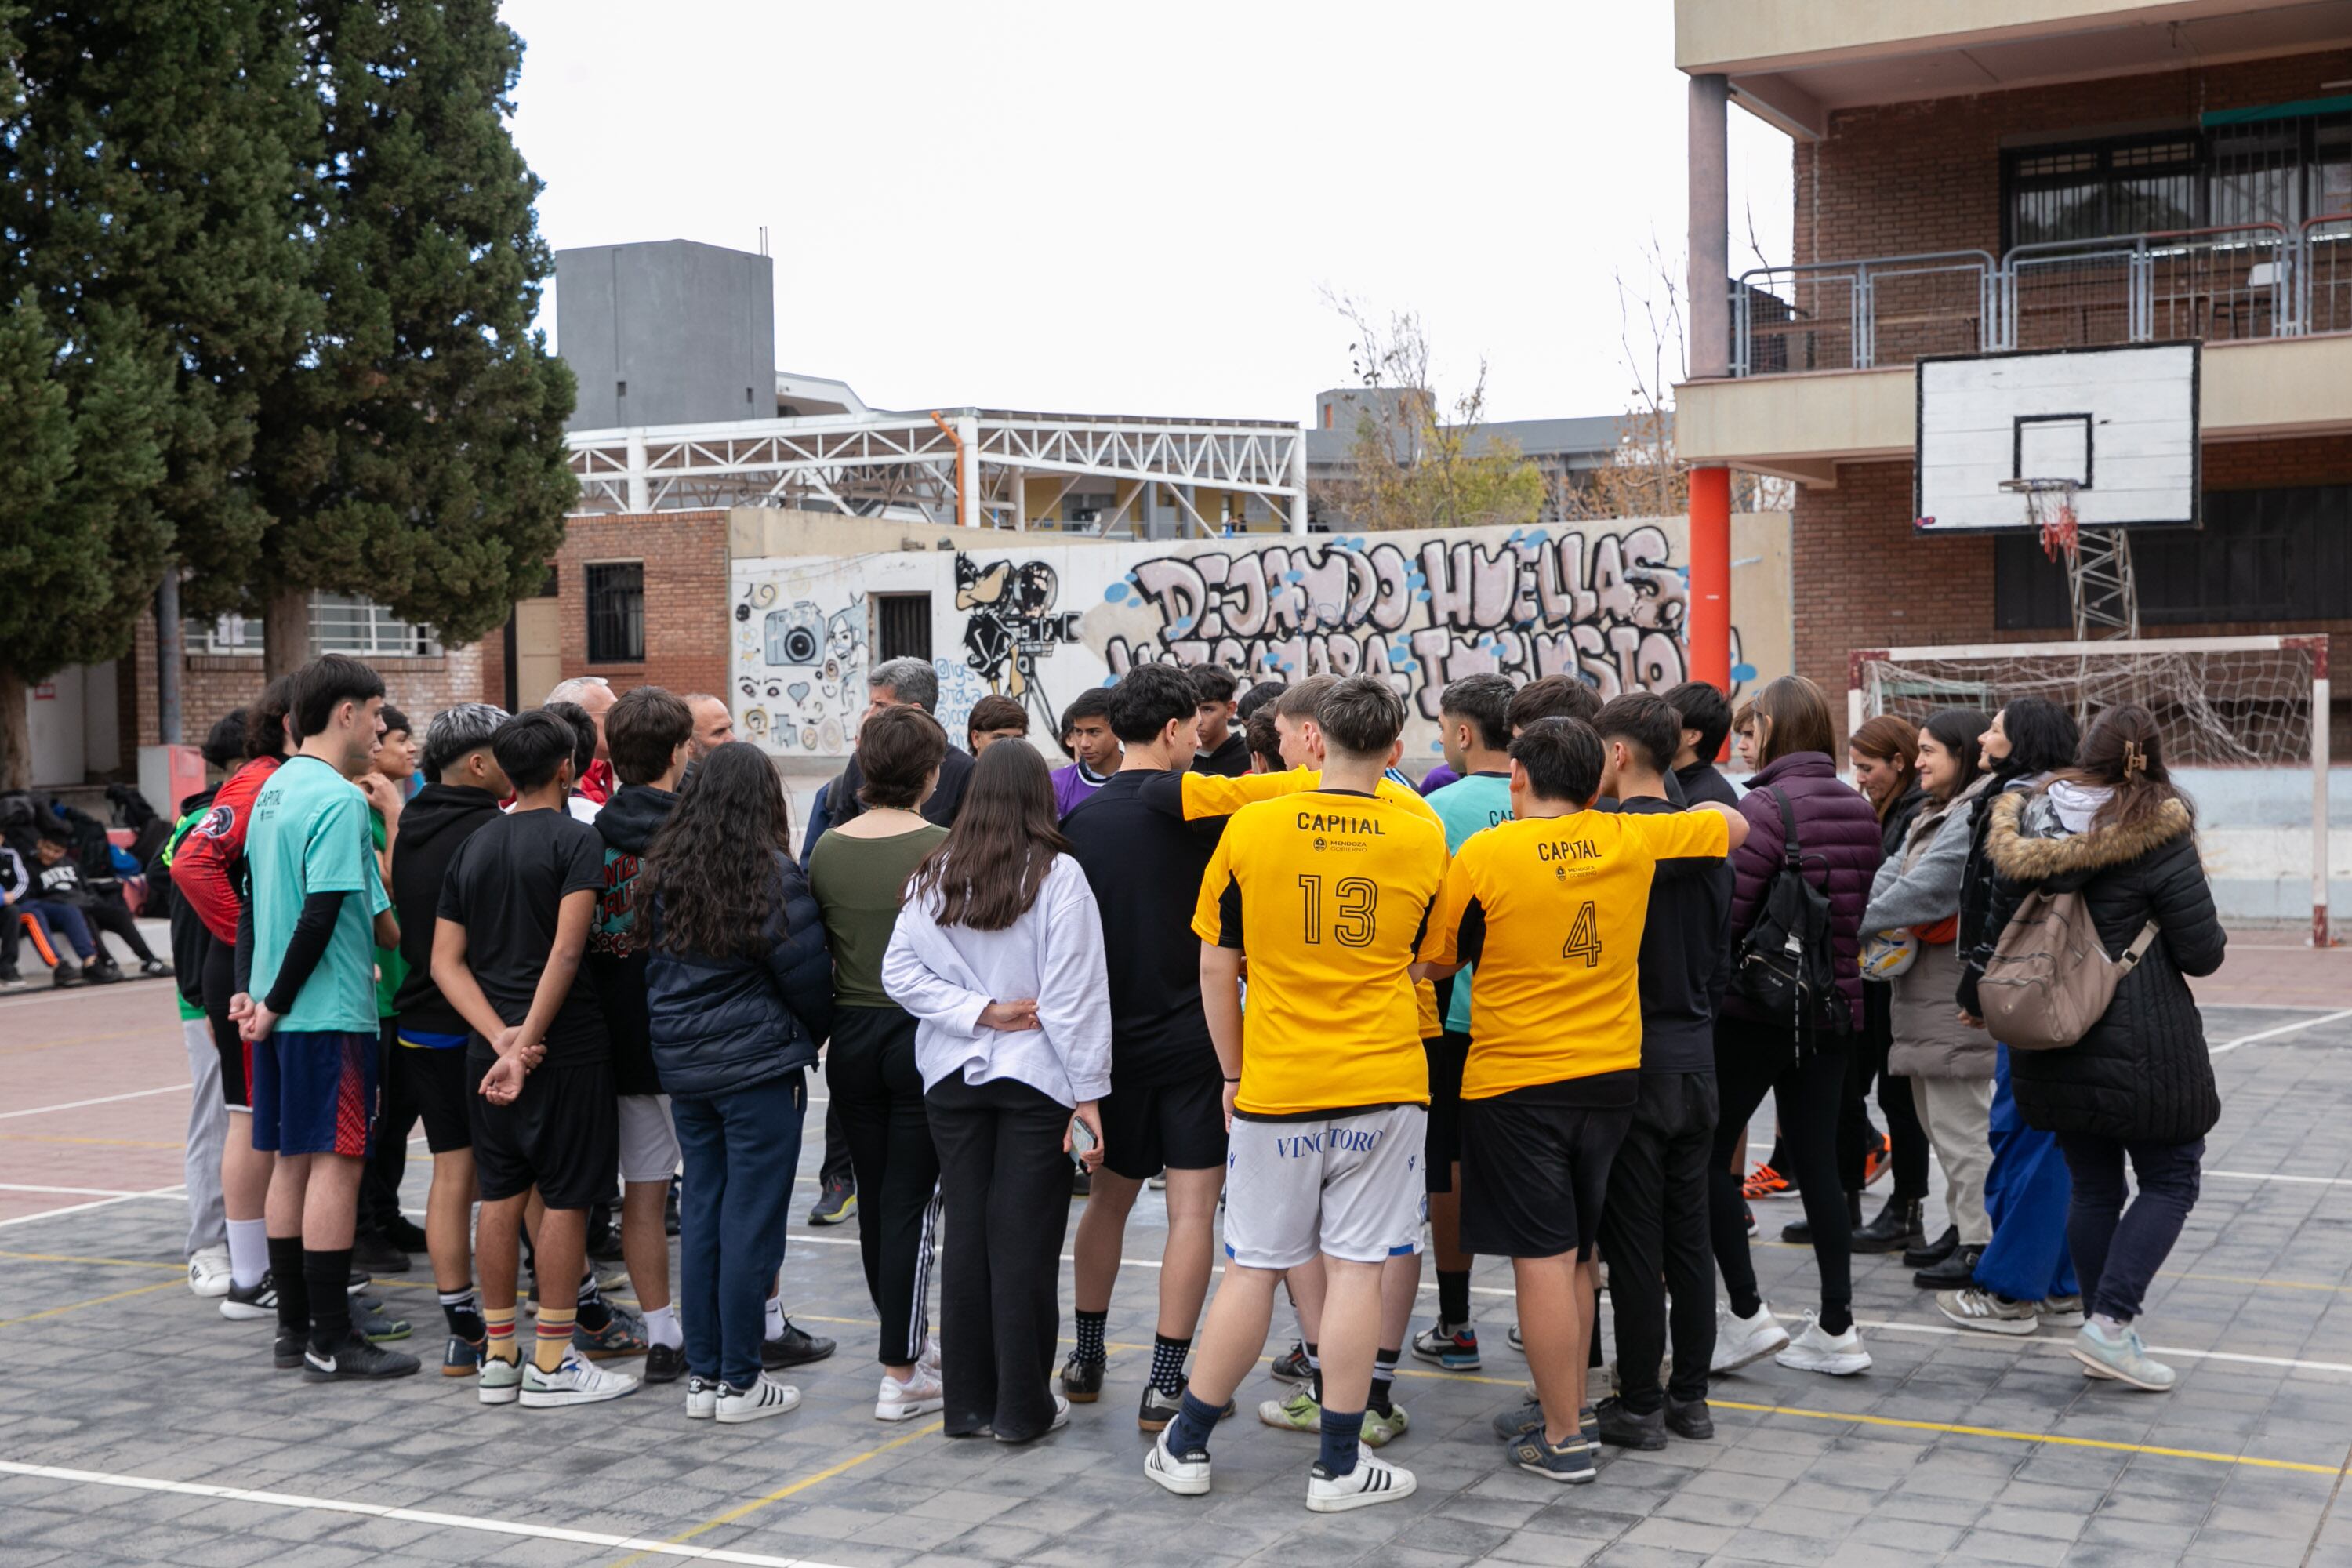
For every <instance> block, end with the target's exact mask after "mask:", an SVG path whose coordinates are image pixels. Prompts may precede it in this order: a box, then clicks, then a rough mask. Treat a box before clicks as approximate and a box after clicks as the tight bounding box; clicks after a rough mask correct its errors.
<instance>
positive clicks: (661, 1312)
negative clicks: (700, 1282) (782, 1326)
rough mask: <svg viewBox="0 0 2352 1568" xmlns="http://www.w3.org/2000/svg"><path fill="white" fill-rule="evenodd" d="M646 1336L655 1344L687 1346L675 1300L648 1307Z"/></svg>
mask: <svg viewBox="0 0 2352 1568" xmlns="http://www.w3.org/2000/svg"><path fill="white" fill-rule="evenodd" d="M774 1337H775V1336H774V1335H772V1334H771V1335H770V1336H769V1338H771V1339H773V1338H774ZM646 1339H647V1340H649V1341H650V1342H653V1343H655V1344H657V1345H667V1346H668V1347H669V1348H670V1349H672V1350H680V1349H683V1348H684V1347H685V1344H686V1336H685V1335H684V1334H683V1333H680V1332H679V1331H678V1327H677V1304H676V1303H675V1302H673V1303H671V1304H670V1305H669V1306H667V1307H648V1308H646Z"/></svg>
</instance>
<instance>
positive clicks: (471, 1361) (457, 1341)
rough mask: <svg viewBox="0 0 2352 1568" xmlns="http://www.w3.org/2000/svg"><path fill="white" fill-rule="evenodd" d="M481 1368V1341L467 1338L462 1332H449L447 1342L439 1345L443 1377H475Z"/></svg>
mask: <svg viewBox="0 0 2352 1568" xmlns="http://www.w3.org/2000/svg"><path fill="white" fill-rule="evenodd" d="M481 1370H482V1341H480V1340H469V1339H467V1337H466V1336H465V1335H463V1334H451V1335H450V1336H449V1342H448V1343H446V1344H445V1345H443V1346H442V1347H441V1375H442V1376H444V1377H475V1376H478V1375H479V1374H480V1373H481Z"/></svg>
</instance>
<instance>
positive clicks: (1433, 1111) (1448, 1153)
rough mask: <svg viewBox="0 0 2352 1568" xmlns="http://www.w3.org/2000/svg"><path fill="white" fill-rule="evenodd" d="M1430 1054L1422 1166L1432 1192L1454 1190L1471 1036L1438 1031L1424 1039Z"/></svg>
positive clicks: (1459, 1152) (1460, 1154) (1424, 1048)
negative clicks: (1463, 1075)
mask: <svg viewBox="0 0 2352 1568" xmlns="http://www.w3.org/2000/svg"><path fill="white" fill-rule="evenodd" d="M1421 1048H1422V1049H1423V1051H1425V1052H1427V1053H1428V1056H1429V1136H1428V1137H1426V1138H1424V1139H1423V1140H1422V1146H1421V1153H1422V1160H1421V1163H1422V1169H1423V1173H1424V1175H1425V1177H1426V1180H1427V1184H1428V1189H1429V1191H1431V1192H1433V1193H1450V1192H1452V1191H1453V1190H1454V1162H1455V1161H1457V1160H1459V1159H1461V1158H1462V1068H1463V1064H1464V1063H1465V1062H1467V1061H1468V1060H1469V1059H1470V1037H1469V1036H1467V1035H1453V1034H1446V1035H1436V1036H1433V1037H1430V1038H1429V1039H1426V1040H1423V1041H1422V1042H1421Z"/></svg>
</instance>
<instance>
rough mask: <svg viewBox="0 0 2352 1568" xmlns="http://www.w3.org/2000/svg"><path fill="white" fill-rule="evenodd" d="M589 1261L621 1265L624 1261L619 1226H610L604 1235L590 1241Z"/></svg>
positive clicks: (606, 1227) (605, 1228)
mask: <svg viewBox="0 0 2352 1568" xmlns="http://www.w3.org/2000/svg"><path fill="white" fill-rule="evenodd" d="M588 1260H589V1261H590V1262H592V1263H619V1262H621V1261H622V1260H623V1254H622V1252H621V1227H620V1226H617V1225H608V1226H605V1227H604V1233H603V1234H602V1235H599V1236H596V1237H592V1238H591V1239H590V1241H589V1243H588Z"/></svg>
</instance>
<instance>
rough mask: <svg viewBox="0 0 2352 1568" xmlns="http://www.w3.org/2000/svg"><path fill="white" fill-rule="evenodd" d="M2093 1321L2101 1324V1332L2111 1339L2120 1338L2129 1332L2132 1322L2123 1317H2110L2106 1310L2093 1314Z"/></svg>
mask: <svg viewBox="0 0 2352 1568" xmlns="http://www.w3.org/2000/svg"><path fill="white" fill-rule="evenodd" d="M2091 1321H2093V1322H2095V1323H2096V1324H2098V1325H2099V1332H2101V1333H2103V1334H2105V1335H2106V1336H2107V1338H2109V1339H2111V1340H2119V1339H2121V1338H2123V1336H2124V1335H2125V1334H2126V1332H2128V1331H2130V1329H2131V1324H2130V1323H2129V1322H2128V1321H2126V1320H2125V1319H2122V1318H2110V1317H2108V1316H2107V1315H2106V1314H2105V1312H2094V1313H2092V1314H2091Z"/></svg>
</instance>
